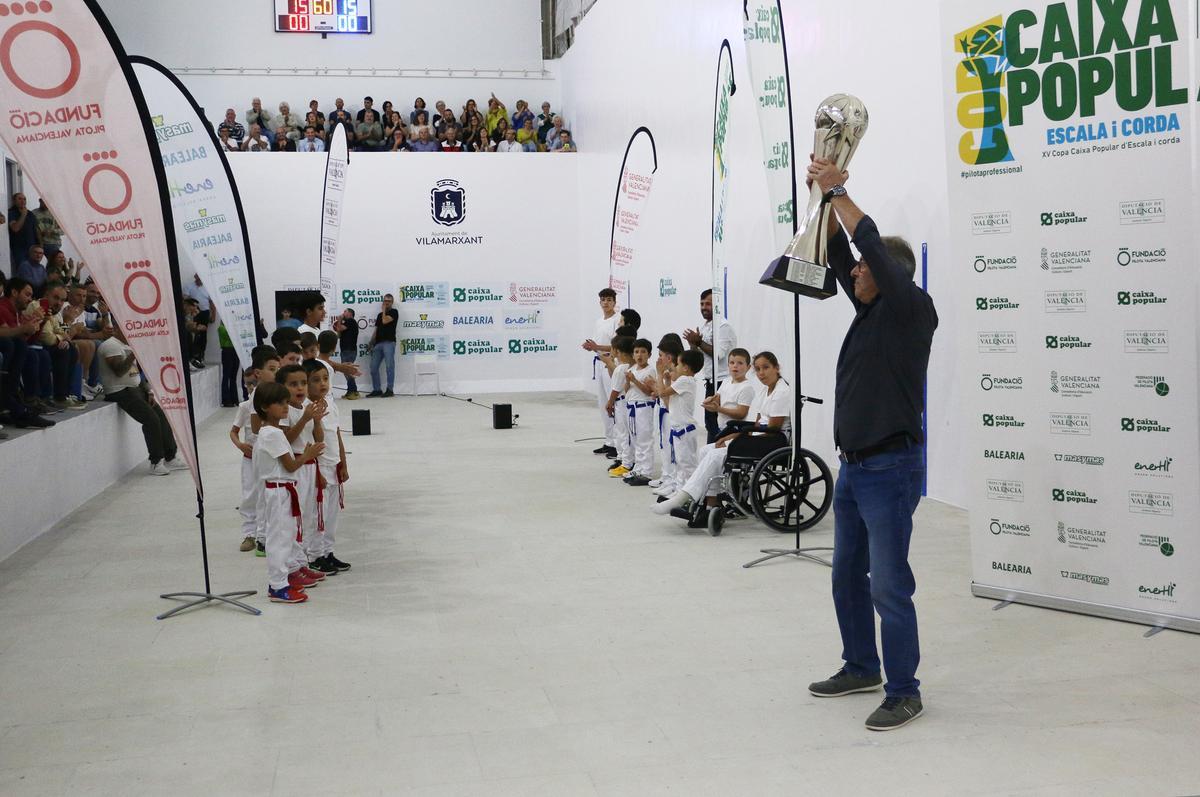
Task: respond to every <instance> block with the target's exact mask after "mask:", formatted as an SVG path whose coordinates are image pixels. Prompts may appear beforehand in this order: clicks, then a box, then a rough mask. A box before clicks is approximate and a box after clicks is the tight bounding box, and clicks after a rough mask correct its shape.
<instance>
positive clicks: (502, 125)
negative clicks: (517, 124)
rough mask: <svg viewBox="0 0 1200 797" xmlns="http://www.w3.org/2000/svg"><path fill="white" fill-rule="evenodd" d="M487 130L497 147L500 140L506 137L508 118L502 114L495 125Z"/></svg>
mask: <svg viewBox="0 0 1200 797" xmlns="http://www.w3.org/2000/svg"><path fill="white" fill-rule="evenodd" d="M488 132H489V133H490V134H491V138H492V143H493V144H495V145H496V146H497V148H499V146H500V142H501V141H503V140H504V139H505V138H507V137H508V120H507V119H505V118H504V117H503V116H502V117H500V120H499V121H498V122H496V127H495V128H493V129H490V130H488Z"/></svg>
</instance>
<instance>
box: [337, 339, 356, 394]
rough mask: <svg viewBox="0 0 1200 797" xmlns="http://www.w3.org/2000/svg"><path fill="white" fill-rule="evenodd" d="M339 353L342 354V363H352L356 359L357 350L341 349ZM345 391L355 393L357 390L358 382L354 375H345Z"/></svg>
mask: <svg viewBox="0 0 1200 797" xmlns="http://www.w3.org/2000/svg"><path fill="white" fill-rule="evenodd" d="M340 353H341V355H342V362H343V363H350V364H352V365H353V364H354V362H355V361H356V360H358V352H356V351H355V350H354V349H342V350H341V352H340ZM346 392H347V393H357V392H358V383H357V382H355V381H354V377H352V376H347V377H346Z"/></svg>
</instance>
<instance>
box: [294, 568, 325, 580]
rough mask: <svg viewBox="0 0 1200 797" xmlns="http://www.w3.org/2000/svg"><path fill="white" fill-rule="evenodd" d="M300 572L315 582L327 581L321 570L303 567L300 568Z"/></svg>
mask: <svg viewBox="0 0 1200 797" xmlns="http://www.w3.org/2000/svg"><path fill="white" fill-rule="evenodd" d="M300 572H301V573H303V574H304V575H305V577H306V578H311V579H312V580H313V581H314V582H316V581H324V580H325V574H324V573H322V572H320V571H319V570H313V569H312V568H311V567H307V566H306V567H302V568H300Z"/></svg>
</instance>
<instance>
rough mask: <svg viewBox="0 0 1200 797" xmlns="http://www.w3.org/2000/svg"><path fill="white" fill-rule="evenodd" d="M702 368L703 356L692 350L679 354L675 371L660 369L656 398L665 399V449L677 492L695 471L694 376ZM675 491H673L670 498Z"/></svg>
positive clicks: (660, 367) (672, 369) (661, 367)
mask: <svg viewBox="0 0 1200 797" xmlns="http://www.w3.org/2000/svg"><path fill="white" fill-rule="evenodd" d="M703 367H704V355H703V354H701V353H700V352H699V351H697V350H695V349H688V350H687V351H685V352H683V353H682V354H680V355H679V356H678V357H677V358H676V361H675V366H674V368H670V369H668V368H665V367H664V366H662V365H660V366H659V381H660V382H661V383H662V388H660V389H659V392H658V394H659V395H660V396H665V397H667V399H668V402H669V403H668V411H669V413H670V414H669V416H668V419H669V420H670V422H671V436H670V440H669V444H668V447H669V448H670V452H671V462H672V463H674V465H675V471H674V474H673V475H672V477H671V481H672V484H673V486H674V487H675V489H676V490H678V489H679V487H680V486H682V485H683V484H684V483H686V482H687V480H688V479H690V478H691V476H692V471H694V470H695V469H696V444H697V437H696V417H695V415H696V377H695V375H696V373H697V372H698V371H699V370H700V369H702V368H703ZM673 493H674V490H672V494H673Z"/></svg>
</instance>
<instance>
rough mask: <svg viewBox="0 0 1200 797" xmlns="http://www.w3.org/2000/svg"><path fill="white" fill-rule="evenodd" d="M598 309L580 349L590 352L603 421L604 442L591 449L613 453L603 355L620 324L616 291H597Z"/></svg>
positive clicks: (606, 378) (614, 449) (608, 380)
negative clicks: (593, 324)
mask: <svg viewBox="0 0 1200 797" xmlns="http://www.w3.org/2000/svg"><path fill="white" fill-rule="evenodd" d="M600 312H601V313H602V315H601V316H600V319H599V320H598V321H597V322H596V325H595V331H594V332H593V333H592V337H590V338H588V339H587V340H585V341H584V342H583V346H582V348H583V350H584V351H587V352H591V354H592V379H593V380H595V382H596V403H597V405H598V406H599V408H600V415H601V418H602V419H603V422H604V444H603V445H601V446H600V447H599V448H597V449H596V450H595V451H593V452H592V453H593V454H616V453H617V448H616V441H615V440H614V439H613V428H614V421H615V419H614V418H613V416H611V415H609V413H608V395H609V392H610V391H611V390H612V382H611V380H610V375H611V371H610V370H609V369H608V368H606V367H605V362H604V359H603V355H605V354H607V353H608V351H609V347H610V346H611V345H612V344H611V341H612V339H613V336H615V335H616V334H617V327H618V326H620V324H621V315H620V313H618V312H617V292H616V291H614V290H613V289H612V288H605V289H604V290H602V291H600Z"/></svg>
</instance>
